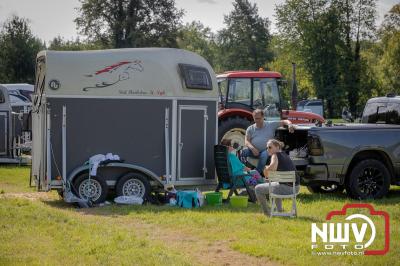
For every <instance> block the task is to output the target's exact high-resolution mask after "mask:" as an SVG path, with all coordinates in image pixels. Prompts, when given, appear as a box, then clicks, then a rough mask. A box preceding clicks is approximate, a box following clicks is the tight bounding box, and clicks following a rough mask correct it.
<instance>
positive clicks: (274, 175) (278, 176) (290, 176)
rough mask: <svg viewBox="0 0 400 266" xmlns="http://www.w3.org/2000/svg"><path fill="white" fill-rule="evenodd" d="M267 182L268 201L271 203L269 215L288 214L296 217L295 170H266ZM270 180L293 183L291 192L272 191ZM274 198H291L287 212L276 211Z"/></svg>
mask: <svg viewBox="0 0 400 266" xmlns="http://www.w3.org/2000/svg"><path fill="white" fill-rule="evenodd" d="M268 180H269V181H268V182H269V202H270V204H271V213H270V216H271V217H272V216H289V217H296V216H297V206H296V196H297V194H298V192H297V193H296V188H295V184H296V172H295V171H270V172H268ZM272 182H280V183H282V182H283V183H292V184H293V193H292V194H289V195H281V194H276V193H274V192H273V187H272V186H271V183H272ZM275 199H292V209H291V211H290V212H289V213H284V212H278V210H277V208H276V203H275Z"/></svg>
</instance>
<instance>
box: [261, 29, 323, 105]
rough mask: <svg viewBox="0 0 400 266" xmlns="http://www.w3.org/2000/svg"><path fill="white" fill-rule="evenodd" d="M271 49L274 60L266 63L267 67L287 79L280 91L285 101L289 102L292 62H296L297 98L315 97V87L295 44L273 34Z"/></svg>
mask: <svg viewBox="0 0 400 266" xmlns="http://www.w3.org/2000/svg"><path fill="white" fill-rule="evenodd" d="M271 49H272V51H273V55H274V60H273V61H272V62H271V63H270V64H268V68H269V69H272V70H274V71H278V72H280V73H281V74H282V75H283V76H284V77H285V80H287V81H288V84H287V85H288V86H285V88H284V89H283V90H281V91H280V93H281V96H282V99H283V100H284V101H285V103H289V102H290V87H291V86H290V85H291V84H292V82H293V80H292V62H295V63H296V80H297V82H296V83H297V87H298V88H299V95H298V99H307V98H312V97H316V93H315V87H314V84H313V82H312V79H311V76H310V74H309V72H308V71H307V69H306V66H305V64H304V60H303V58H302V57H301V56H300V55H299V53H298V50H297V49H296V46H295V45H294V44H293V43H292V42H290V41H286V40H285V39H284V38H282V36H280V35H275V36H273V38H272V41H271ZM285 105H286V104H285ZM285 108H287V107H285Z"/></svg>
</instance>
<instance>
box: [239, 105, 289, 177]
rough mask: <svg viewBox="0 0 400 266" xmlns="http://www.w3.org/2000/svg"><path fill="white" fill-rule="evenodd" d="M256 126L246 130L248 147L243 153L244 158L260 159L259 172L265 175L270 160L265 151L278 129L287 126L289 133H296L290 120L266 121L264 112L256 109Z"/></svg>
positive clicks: (245, 142)
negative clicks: (266, 145) (266, 144)
mask: <svg viewBox="0 0 400 266" xmlns="http://www.w3.org/2000/svg"><path fill="white" fill-rule="evenodd" d="M253 119H254V122H255V123H254V124H253V125H251V126H249V127H248V128H247V130H246V136H245V140H244V144H245V146H246V147H247V148H246V149H244V150H243V151H242V154H241V156H243V157H254V158H258V159H259V160H258V164H257V167H256V169H257V171H258V172H259V173H263V169H264V166H265V164H266V163H267V160H268V157H269V156H268V153H267V151H266V149H265V143H267V141H268V140H270V139H273V138H274V137H275V131H276V129H277V128H278V127H280V126H284V125H287V126H288V128H289V132H291V133H293V132H294V126H293V125H292V122H290V121H289V120H281V121H264V111H263V110H261V109H256V110H254V111H253Z"/></svg>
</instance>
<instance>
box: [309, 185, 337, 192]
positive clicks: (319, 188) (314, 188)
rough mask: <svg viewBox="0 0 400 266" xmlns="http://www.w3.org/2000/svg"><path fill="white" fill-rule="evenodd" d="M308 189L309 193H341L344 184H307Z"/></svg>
mask: <svg viewBox="0 0 400 266" xmlns="http://www.w3.org/2000/svg"><path fill="white" fill-rule="evenodd" d="M307 189H308V191H310V192H311V193H342V192H343V190H344V186H342V185H336V184H332V185H310V186H307Z"/></svg>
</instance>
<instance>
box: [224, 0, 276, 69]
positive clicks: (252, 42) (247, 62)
mask: <svg viewBox="0 0 400 266" xmlns="http://www.w3.org/2000/svg"><path fill="white" fill-rule="evenodd" d="M233 7H234V9H233V11H232V12H231V13H230V14H229V15H227V16H225V17H224V23H225V24H226V28H225V29H223V30H221V31H220V32H219V33H218V44H219V46H220V54H221V56H222V57H221V59H222V60H221V65H222V66H223V68H224V69H225V70H233V69H252V70H257V69H258V68H259V67H263V66H265V64H266V62H268V61H270V60H271V59H272V53H271V52H270V51H269V49H268V46H269V43H270V41H271V35H270V33H269V29H268V28H269V24H270V23H269V20H268V19H267V18H262V17H260V16H259V15H258V8H257V5H256V4H251V3H250V2H249V1H248V0H235V1H234V2H233Z"/></svg>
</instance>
